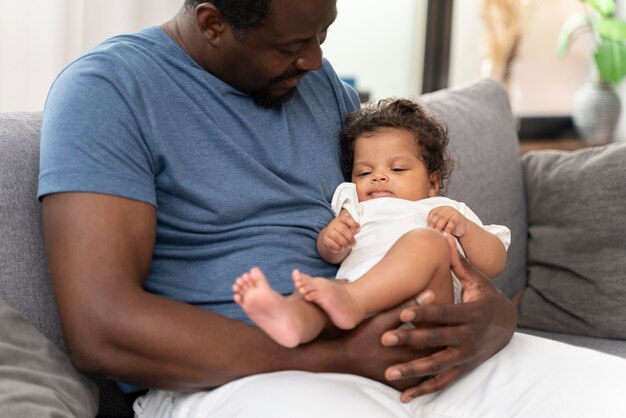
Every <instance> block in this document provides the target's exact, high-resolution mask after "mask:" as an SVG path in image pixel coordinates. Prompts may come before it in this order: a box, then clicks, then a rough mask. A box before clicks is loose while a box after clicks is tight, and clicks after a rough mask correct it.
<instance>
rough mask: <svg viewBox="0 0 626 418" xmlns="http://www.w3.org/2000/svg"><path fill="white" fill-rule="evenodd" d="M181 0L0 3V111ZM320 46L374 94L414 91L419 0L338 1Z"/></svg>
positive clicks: (40, 94)
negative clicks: (91, 51)
mask: <svg viewBox="0 0 626 418" xmlns="http://www.w3.org/2000/svg"><path fill="white" fill-rule="evenodd" d="M182 1H183V0H107V1H94V0H0V51H1V56H0V57H1V58H0V112H6V111H18V110H41V109H43V105H44V102H45V97H46V95H47V92H48V89H49V87H50V85H51V84H52V81H53V80H54V78H55V76H56V75H57V74H58V73H59V71H61V69H63V67H65V66H66V65H67V64H68V63H69V62H71V61H72V60H73V59H74V58H76V57H78V56H79V55H81V54H82V53H84V52H85V51H87V50H88V49H90V48H91V47H93V46H94V45H96V44H97V43H99V42H101V41H103V40H104V39H106V38H109V37H111V36H113V35H116V34H120V33H128V32H133V31H136V30H138V29H140V28H143V27H145V26H148V25H155V24H160V23H162V22H164V21H166V20H167V19H169V18H170V17H171V16H173V15H174V14H175V13H176V11H177V10H178V9H179V7H180V6H181V5H182ZM337 4H338V6H337V7H338V9H339V17H338V19H337V22H336V23H335V24H334V25H333V26H332V27H331V30H330V33H329V37H328V40H327V42H326V43H325V44H324V51H325V53H326V56H327V57H328V58H329V59H330V60H331V61H332V62H333V65H334V66H335V68H336V69H337V71H338V72H339V74H340V75H343V76H351V77H355V78H356V79H357V83H358V85H357V87H358V88H359V89H360V90H365V91H369V92H370V93H371V95H372V97H373V98H378V97H384V96H407V95H410V94H415V93H418V92H419V91H420V88H421V83H422V81H421V80H422V59H423V45H424V31H425V19H426V5H427V2H426V1H425V0H417V1H416V0H393V1H389V2H384V3H383V2H380V1H376V0H338V1H337Z"/></svg>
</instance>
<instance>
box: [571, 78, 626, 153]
mask: <svg viewBox="0 0 626 418" xmlns="http://www.w3.org/2000/svg"><path fill="white" fill-rule="evenodd" d="M620 112H621V102H620V99H619V96H618V95H617V93H615V89H614V88H613V86H611V85H610V84H608V83H600V82H593V81H588V82H586V83H585V84H584V85H583V86H582V87H581V88H579V89H578V90H577V91H576V93H575V94H574V105H573V108H572V119H573V122H574V126H575V127H576V130H577V131H578V133H579V134H580V136H581V137H582V138H583V139H585V140H587V141H589V142H591V143H605V142H610V141H613V135H614V133H615V127H616V126H617V122H618V120H619V116H620Z"/></svg>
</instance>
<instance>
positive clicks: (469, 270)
mask: <svg viewBox="0 0 626 418" xmlns="http://www.w3.org/2000/svg"><path fill="white" fill-rule="evenodd" d="M448 245H449V248H450V254H451V268H452V270H453V272H454V274H455V275H456V276H457V277H458V278H459V280H460V281H461V283H462V284H463V303H462V304H456V305H429V304H428V303H432V299H433V295H432V294H428V292H426V293H425V294H423V295H422V298H421V300H420V303H422V305H419V306H411V307H408V308H406V309H404V310H403V311H402V312H401V313H400V319H401V320H402V321H404V322H411V323H413V324H416V325H420V324H424V323H429V324H436V325H434V326H427V327H422V328H414V329H399V330H392V331H388V332H386V333H385V334H384V335H383V337H382V343H383V344H384V345H385V346H388V347H394V346H395V347H397V346H410V347H415V348H426V347H445V348H444V349H442V350H439V351H437V352H435V353H434V354H432V355H430V356H427V357H423V358H420V359H417V360H414V361H410V362H407V363H403V364H397V365H394V366H392V367H390V368H388V369H387V370H386V372H385V377H386V378H387V379H389V380H390V381H393V382H400V381H402V380H403V379H406V378H411V379H413V378H415V377H419V376H423V377H429V378H428V379H426V380H424V381H422V382H421V383H419V384H418V385H416V386H413V387H410V388H409V389H406V390H405V391H404V392H403V393H402V397H401V399H402V401H403V402H408V401H410V400H411V399H413V398H415V397H417V396H421V395H425V394H428V393H432V392H436V391H438V390H441V389H443V388H445V387H447V386H449V385H450V384H452V383H453V382H455V381H456V380H458V379H459V378H460V377H461V376H463V375H465V374H466V373H468V372H469V371H470V370H472V369H474V368H475V367H477V366H479V365H480V364H481V363H483V362H484V361H485V360H487V359H488V358H490V357H491V356H492V355H494V354H495V353H497V352H498V351H500V350H501V349H502V348H503V347H504V346H506V345H507V344H508V342H509V341H510V339H511V338H512V336H513V332H514V331H515V327H516V325H517V312H516V310H515V307H514V306H513V303H511V301H510V300H509V299H508V298H507V297H506V296H505V295H504V294H502V293H501V292H500V291H499V290H498V289H497V288H496V287H495V286H494V285H493V284H492V283H491V281H490V280H489V279H488V278H487V277H485V276H484V275H482V274H481V273H480V272H478V271H477V270H475V269H474V268H473V267H472V266H471V265H470V264H469V263H468V262H467V260H465V259H461V257H460V255H459V253H458V251H457V250H456V246H455V242H454V239H453V238H452V236H448Z"/></svg>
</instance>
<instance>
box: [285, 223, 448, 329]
mask: <svg viewBox="0 0 626 418" xmlns="http://www.w3.org/2000/svg"><path fill="white" fill-rule="evenodd" d="M294 281H295V283H296V288H297V289H298V291H299V292H300V293H302V295H303V296H304V298H305V299H306V300H308V301H310V302H314V303H316V304H318V305H319V306H320V307H321V308H322V309H323V310H324V311H325V312H326V313H327V314H328V316H329V317H330V319H331V321H332V322H333V323H334V324H335V325H336V326H337V327H339V328H343V329H350V328H353V327H355V326H356V325H357V324H358V323H359V322H360V321H362V320H363V319H364V318H365V317H366V316H367V315H369V314H373V313H376V312H378V311H380V310H383V309H388V308H391V307H393V306H396V305H398V304H400V303H402V302H404V301H406V300H407V299H409V298H411V297H412V296H415V295H417V294H419V293H421V292H422V291H424V290H426V289H430V290H432V291H433V292H434V293H435V297H436V303H451V302H452V301H453V299H454V294H453V293H454V292H453V288H452V279H451V275H450V254H449V252H448V244H447V242H446V240H445V238H444V237H443V236H442V235H441V234H440V233H439V232H437V231H435V230H434V229H428V228H420V229H415V230H413V231H410V232H407V233H406V234H404V235H403V236H402V237H401V238H400V239H399V240H398V241H397V242H396V243H395V244H394V245H393V246H392V247H391V249H390V250H389V251H388V252H387V254H385V256H384V257H383V259H382V260H381V261H379V262H378V263H377V264H376V265H375V266H374V267H372V268H371V269H370V270H369V271H368V272H367V273H365V274H364V275H363V276H361V277H360V278H359V279H358V280H356V281H354V282H351V283H346V284H341V283H340V282H339V283H337V282H334V281H329V280H325V279H321V278H313V277H310V276H307V275H304V274H300V278H299V279H298V280H295V278H294Z"/></svg>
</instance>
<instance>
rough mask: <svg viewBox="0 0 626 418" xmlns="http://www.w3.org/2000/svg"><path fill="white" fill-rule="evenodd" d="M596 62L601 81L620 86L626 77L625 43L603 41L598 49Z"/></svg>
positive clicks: (595, 56)
mask: <svg viewBox="0 0 626 418" xmlns="http://www.w3.org/2000/svg"><path fill="white" fill-rule="evenodd" d="M594 60H595V62H596V66H597V67H598V72H599V73H600V79H601V80H603V81H607V82H609V83H611V84H618V83H619V82H620V81H622V79H623V78H624V77H626V45H624V44H623V43H621V42H614V41H609V40H603V41H602V42H600V44H599V45H598V48H597V49H596V52H595V54H594Z"/></svg>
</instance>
